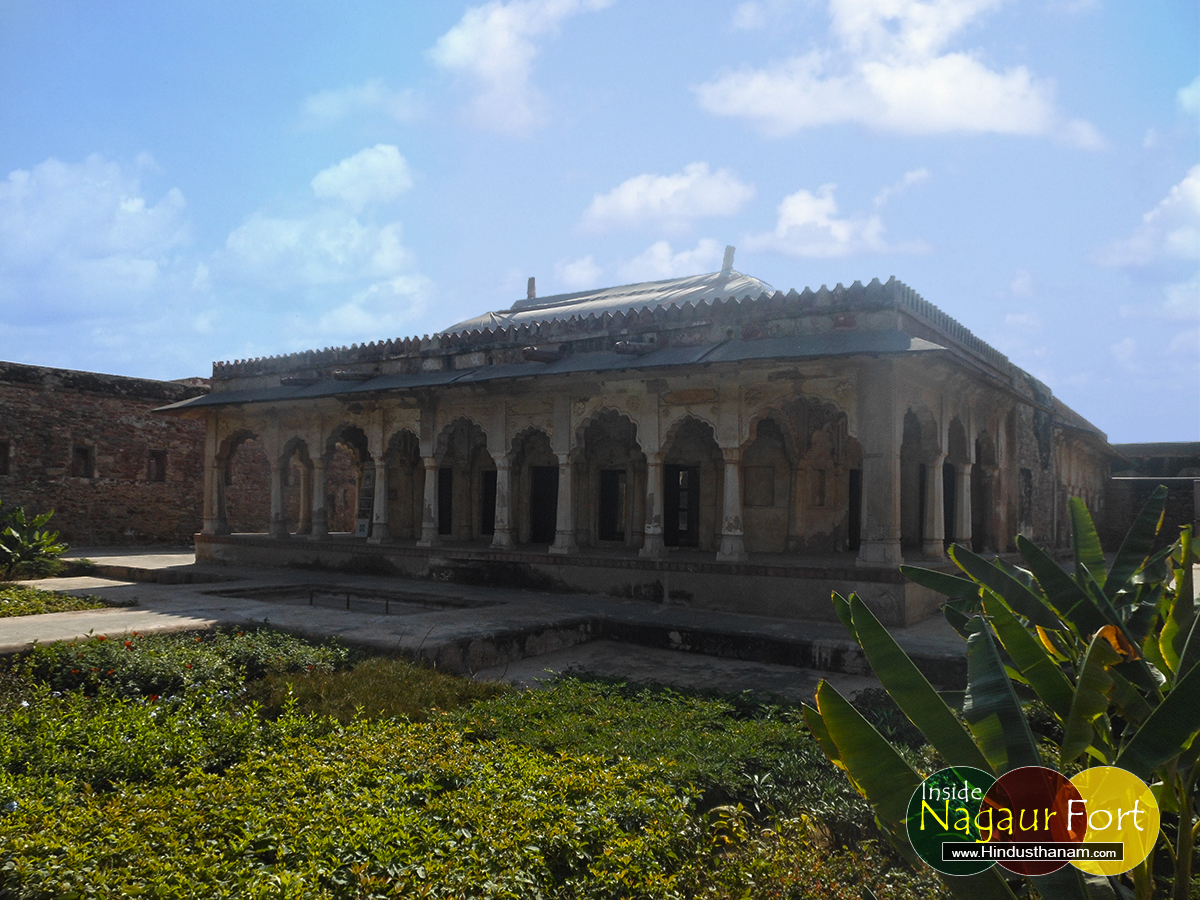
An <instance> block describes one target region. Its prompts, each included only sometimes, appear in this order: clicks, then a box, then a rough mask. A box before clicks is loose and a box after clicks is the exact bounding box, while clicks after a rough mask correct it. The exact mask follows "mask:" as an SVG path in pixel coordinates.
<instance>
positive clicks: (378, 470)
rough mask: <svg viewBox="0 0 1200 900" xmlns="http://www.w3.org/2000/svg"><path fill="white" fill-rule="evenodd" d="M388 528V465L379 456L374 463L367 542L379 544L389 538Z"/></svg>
mask: <svg viewBox="0 0 1200 900" xmlns="http://www.w3.org/2000/svg"><path fill="white" fill-rule="evenodd" d="M391 536H392V535H391V532H390V531H389V530H388V467H387V462H386V461H384V459H383V458H382V457H379V459H378V461H377V462H376V463H375V508H374V509H373V510H372V511H371V536H370V537H369V538H367V543H368V544H379V543H382V542H383V541H386V540H388V538H390V537H391Z"/></svg>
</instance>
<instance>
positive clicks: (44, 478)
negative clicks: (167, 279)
mask: <svg viewBox="0 0 1200 900" xmlns="http://www.w3.org/2000/svg"><path fill="white" fill-rule="evenodd" d="M207 392H208V385H207V381H206V380H205V379H188V380H186V381H182V382H175V381H152V380H150V379H146V378H126V377H123V376H120V375H99V374H96V373H93V372H76V371H72V370H69V369H51V368H44V367H42V366H28V365H21V364H19V363H10V362H0V503H3V504H4V508H8V507H13V506H24V507H25V509H26V511H27V512H28V513H30V514H36V513H41V512H45V511H46V510H49V509H53V510H54V511H55V514H54V518H53V519H52V520H51V523H50V527H51V528H52V529H53V530H56V531H58V532H59V533H60V534H61V536H62V538H63V539H64V540H66V541H69V542H71V543H74V544H85V545H97V544H129V543H161V542H168V543H190V542H191V540H192V535H193V533H194V532H195V531H196V530H197V529H198V527H199V526H200V524H201V520H200V515H199V510H200V505H201V498H202V492H203V484H204V426H203V424H201V423H199V422H191V421H186V420H180V419H170V418H165V417H163V416H155V415H152V411H153V410H154V409H155V408H157V407H160V406H162V405H163V404H164V403H174V402H179V401H186V400H187V399H188V398H196V397H199V396H202V395H204V394H206V393H207ZM246 460H247V461H248V460H249V454H247V456H246ZM265 463H266V460H265V457H264V458H263V467H262V471H261V473H258V474H257V475H256V477H253V478H250V479H247V483H248V484H252V485H254V486H255V487H257V486H258V485H259V484H260V483H261V482H262V480H263V479H264V478H265V477H266V473H267V467H266V464H265ZM246 474H247V475H253V474H255V473H252V472H250V471H247V472H246ZM253 489H254V488H252V490H253ZM259 490H260V493H261V494H262V497H263V506H264V508H269V506H268V501H269V494H268V493H267V491H266V489H265V488H261V489H259Z"/></svg>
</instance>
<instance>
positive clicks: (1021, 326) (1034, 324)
mask: <svg viewBox="0 0 1200 900" xmlns="http://www.w3.org/2000/svg"><path fill="white" fill-rule="evenodd" d="M1004 324H1005V325H1007V326H1008V327H1009V328H1015V329H1017V330H1019V331H1037V330H1038V329H1039V328H1041V327H1042V317H1041V316H1039V315H1038V314H1037V313H1005V315H1004Z"/></svg>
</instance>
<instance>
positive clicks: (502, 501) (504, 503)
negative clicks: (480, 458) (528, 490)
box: [492, 453, 514, 549]
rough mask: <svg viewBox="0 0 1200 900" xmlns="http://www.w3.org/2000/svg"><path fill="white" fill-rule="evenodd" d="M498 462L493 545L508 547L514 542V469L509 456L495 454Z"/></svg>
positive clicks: (499, 547)
mask: <svg viewBox="0 0 1200 900" xmlns="http://www.w3.org/2000/svg"><path fill="white" fill-rule="evenodd" d="M492 459H493V460H494V461H495V463H496V531H495V533H494V534H493V535H492V546H493V547H496V548H497V549H506V548H508V547H511V546H512V545H513V544H514V541H513V529H512V469H511V467H510V465H509V459H508V456H506V455H505V454H503V453H501V454H498V455H496V456H493V457H492Z"/></svg>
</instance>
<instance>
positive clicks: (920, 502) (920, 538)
mask: <svg viewBox="0 0 1200 900" xmlns="http://www.w3.org/2000/svg"><path fill="white" fill-rule="evenodd" d="M928 477H929V470H928V469H927V468H925V463H921V466H920V468H919V469H917V547H918V548H920V546H921V544H922V543H923V542H924V540H925V482H926V479H927V478H928Z"/></svg>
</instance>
